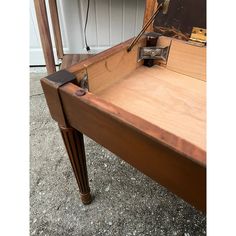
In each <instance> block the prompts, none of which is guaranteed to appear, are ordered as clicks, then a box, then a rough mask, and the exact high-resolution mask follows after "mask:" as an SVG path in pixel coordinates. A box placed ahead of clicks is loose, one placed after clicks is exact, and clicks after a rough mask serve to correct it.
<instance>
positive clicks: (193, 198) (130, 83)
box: [41, 37, 206, 211]
mask: <svg viewBox="0 0 236 236" xmlns="http://www.w3.org/2000/svg"><path fill="white" fill-rule="evenodd" d="M170 40H172V44H171V48H170V54H169V59H168V63H167V65H155V66H153V67H152V68H147V67H145V66H143V64H142V63H143V62H138V61H137V54H138V48H139V47H141V46H144V45H145V40H140V42H139V43H138V44H137V45H136V46H135V47H134V48H133V50H132V51H131V52H130V53H128V52H127V47H128V45H129V44H130V42H131V41H130V40H129V41H127V42H125V43H121V44H120V45H117V46H115V47H113V48H111V49H109V50H107V51H104V52H102V53H100V54H98V55H96V56H94V57H91V58H89V59H87V60H85V61H83V62H82V63H78V64H76V65H74V66H72V67H70V68H68V69H67V70H66V71H61V72H57V73H55V74H53V75H51V76H49V77H47V78H44V79H42V80H41V83H42V86H43V89H44V92H45V96H46V99H47V104H48V107H49V109H50V113H51V115H52V117H53V119H54V120H56V121H57V122H58V124H59V127H60V130H61V133H62V137H63V140H64V143H65V146H66V148H67V152H68V155H69V157H70V160H71V164H72V167H73V170H74V173H75V176H76V179H77V182H78V185H79V189H80V193H81V199H82V201H83V203H84V204H88V203H90V202H91V195H90V189H89V185H88V176H87V170H86V158H85V151H84V144H83V135H82V134H86V135H87V136H88V137H90V138H92V139H93V140H95V141H96V142H97V143H99V144H101V145H103V146H104V147H106V148H107V149H109V150H110V151H112V152H113V153H115V154H116V155H118V156H119V157H121V158H122V159H124V160H125V161H126V162H128V163H130V164H131V165H132V166H134V167H136V168H137V169H138V170H140V171H141V172H143V173H144V174H146V175H148V176H149V177H151V178H152V179H154V180H156V181H157V182H159V183H160V184H162V185H163V186H165V187H167V188H168V189H169V190H170V191H172V192H174V193H176V194H177V195H178V196H180V197H182V198H183V199H184V200H186V201H187V202H189V203H191V204H192V205H193V206H195V207H196V208H198V209H200V210H203V211H205V208H206V143H205V122H206V118H205V108H206V106H205V90H206V80H205V56H206V48H205V47H203V48H201V47H196V46H193V45H189V44H187V43H186V42H182V41H179V40H175V39H170V38H166V37H163V38H161V39H160V41H159V43H161V44H166V43H168V42H170ZM183 49H184V50H183ZM186 52H187V54H188V55H187V57H186V55H185V54H186ZM183 55H185V58H183ZM174 58H175V60H174V61H175V62H176V63H174V61H173V59H174ZM181 58H183V60H180V59H181ZM85 74H86V75H87V76H88V84H89V92H86V91H85V90H84V89H81V88H80V82H81V80H82V79H83V78H84V75H85Z"/></svg>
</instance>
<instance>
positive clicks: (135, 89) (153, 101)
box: [97, 66, 206, 150]
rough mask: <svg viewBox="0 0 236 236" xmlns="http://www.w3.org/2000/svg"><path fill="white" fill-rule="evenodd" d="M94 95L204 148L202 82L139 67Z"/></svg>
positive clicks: (204, 89) (161, 70) (161, 69)
mask: <svg viewBox="0 0 236 236" xmlns="http://www.w3.org/2000/svg"><path fill="white" fill-rule="evenodd" d="M97 95H98V96H99V97H101V98H103V99H105V100H106V101H107V102H110V103H112V104H115V105H117V106H119V107H121V108H122V109H124V110H126V111H128V112H130V113H132V114H135V115H137V116H139V117H141V118H143V119H145V120H147V121H148V122H150V123H152V124H154V125H156V126H158V127H160V128H162V129H163V130H166V131H168V132H170V133H173V134H175V135H176V136H178V137H180V138H182V139H185V140H187V141H188V142H190V143H192V144H194V145H196V146H198V147H199V148H201V149H203V150H206V134H205V132H206V131H205V130H206V127H205V126H206V111H205V109H206V104H205V101H206V83H205V82H204V81H200V80H197V79H194V78H191V77H188V76H184V75H181V74H179V73H175V72H172V71H170V70H167V69H165V68H162V67H159V66H154V67H151V68H147V67H145V66H141V67H139V68H138V69H136V70H135V71H134V72H133V73H132V74H130V75H129V76H128V77H127V78H125V79H123V80H120V81H119V82H117V83H115V84H113V85H112V86H110V87H109V88H107V89H105V90H103V91H101V92H99V93H97Z"/></svg>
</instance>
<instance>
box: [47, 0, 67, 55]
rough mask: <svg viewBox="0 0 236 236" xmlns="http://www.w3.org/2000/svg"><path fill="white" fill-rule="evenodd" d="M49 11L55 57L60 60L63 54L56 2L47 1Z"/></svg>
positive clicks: (53, 0)
mask: <svg viewBox="0 0 236 236" xmlns="http://www.w3.org/2000/svg"><path fill="white" fill-rule="evenodd" d="M49 9H50V13H51V19H52V28H53V33H54V40H55V45H56V49H57V57H58V58H60V59H62V58H63V55H64V52H63V46H62V38H61V29H60V22H59V17H58V10H57V1H56V0H49Z"/></svg>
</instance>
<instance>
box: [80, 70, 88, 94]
mask: <svg viewBox="0 0 236 236" xmlns="http://www.w3.org/2000/svg"><path fill="white" fill-rule="evenodd" d="M79 86H80V87H81V88H82V89H84V90H85V91H86V92H88V91H89V83H88V74H87V73H86V74H84V75H83V78H82V79H81V80H80V81H79Z"/></svg>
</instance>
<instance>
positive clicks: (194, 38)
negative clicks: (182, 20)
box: [189, 27, 206, 45]
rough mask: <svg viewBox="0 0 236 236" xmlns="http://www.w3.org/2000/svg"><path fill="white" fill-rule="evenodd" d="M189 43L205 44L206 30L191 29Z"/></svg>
mask: <svg viewBox="0 0 236 236" xmlns="http://www.w3.org/2000/svg"><path fill="white" fill-rule="evenodd" d="M189 40H190V42H193V43H195V42H196V43H199V44H204V45H205V44H206V29H203V28H199V27H193V29H192V33H191V36H190V39H189Z"/></svg>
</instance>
